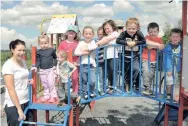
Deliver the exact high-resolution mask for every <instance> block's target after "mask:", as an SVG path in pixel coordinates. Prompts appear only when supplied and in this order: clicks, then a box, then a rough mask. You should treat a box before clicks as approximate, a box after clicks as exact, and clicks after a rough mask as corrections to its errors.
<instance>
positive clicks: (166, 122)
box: [164, 104, 169, 126]
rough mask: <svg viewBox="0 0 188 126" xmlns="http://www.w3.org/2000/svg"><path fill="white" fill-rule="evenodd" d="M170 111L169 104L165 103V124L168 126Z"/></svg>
mask: <svg viewBox="0 0 188 126" xmlns="http://www.w3.org/2000/svg"><path fill="white" fill-rule="evenodd" d="M168 111H169V106H168V105H167V104H165V115H164V126H168Z"/></svg>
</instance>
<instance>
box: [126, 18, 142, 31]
mask: <svg viewBox="0 0 188 126" xmlns="http://www.w3.org/2000/svg"><path fill="white" fill-rule="evenodd" d="M129 23H130V24H132V23H134V24H136V25H137V27H138V30H139V29H140V23H139V21H138V19H137V18H129V19H128V20H127V21H126V24H125V26H126V27H127V25H128V24H129Z"/></svg>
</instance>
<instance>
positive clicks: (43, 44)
mask: <svg viewBox="0 0 188 126" xmlns="http://www.w3.org/2000/svg"><path fill="white" fill-rule="evenodd" d="M39 45H40V48H41V49H47V48H48V47H49V41H48V40H47V39H40V42H39Z"/></svg>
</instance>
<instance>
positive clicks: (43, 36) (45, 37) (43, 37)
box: [38, 32, 50, 44]
mask: <svg viewBox="0 0 188 126" xmlns="http://www.w3.org/2000/svg"><path fill="white" fill-rule="evenodd" d="M41 39H46V40H47V41H48V43H49V40H50V39H49V37H48V36H47V35H46V33H45V32H42V33H41V35H40V36H39V37H38V44H40V40H41Z"/></svg>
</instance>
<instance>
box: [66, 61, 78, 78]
mask: <svg viewBox="0 0 188 126" xmlns="http://www.w3.org/2000/svg"><path fill="white" fill-rule="evenodd" d="M67 64H68V66H69V67H70V68H72V69H73V70H72V71H71V72H70V73H69V75H70V76H72V73H73V72H74V71H75V70H76V69H77V67H76V66H75V65H74V64H73V63H71V62H67Z"/></svg>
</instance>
